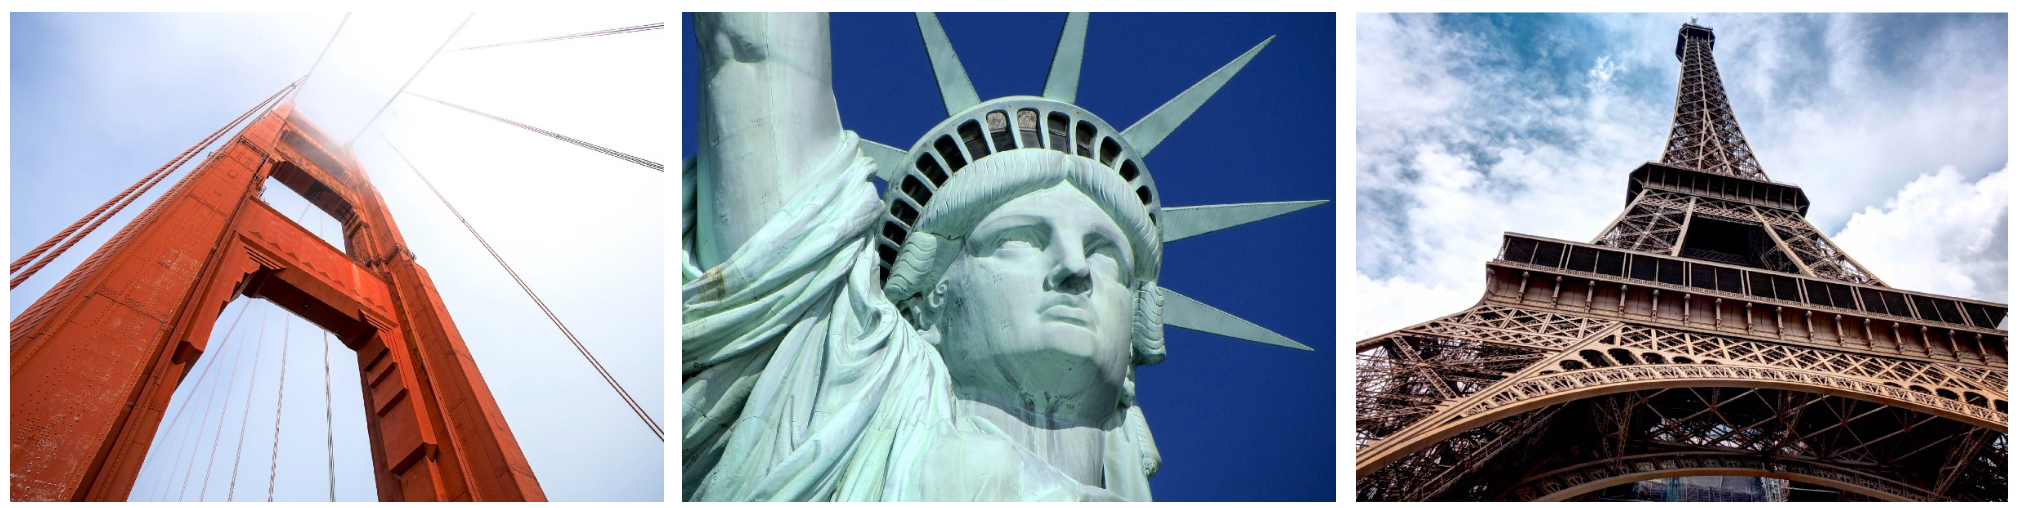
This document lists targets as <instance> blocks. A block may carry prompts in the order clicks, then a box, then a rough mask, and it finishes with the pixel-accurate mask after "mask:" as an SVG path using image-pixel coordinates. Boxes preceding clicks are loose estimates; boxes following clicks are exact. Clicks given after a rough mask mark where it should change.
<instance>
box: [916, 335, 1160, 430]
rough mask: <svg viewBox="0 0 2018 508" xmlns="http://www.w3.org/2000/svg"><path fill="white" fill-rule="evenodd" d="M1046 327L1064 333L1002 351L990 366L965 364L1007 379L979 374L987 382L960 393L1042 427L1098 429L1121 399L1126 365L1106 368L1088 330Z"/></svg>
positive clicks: (972, 384)
mask: <svg viewBox="0 0 2018 508" xmlns="http://www.w3.org/2000/svg"><path fill="white" fill-rule="evenodd" d="M1043 328H1047V330H1044V331H1046V332H1053V331H1059V332H1062V333H1055V334H1053V333H1047V334H1045V335H1044V338H1043V340H1038V341H1031V342H1030V343H1026V344H1025V345H1026V346H1029V347H1028V348H1027V349H1023V350H1022V351H1001V352H998V353H997V354H998V356H996V357H995V358H994V359H993V360H994V361H993V362H987V363H988V364H980V365H968V366H966V368H970V369H977V370H983V372H992V373H996V374H1001V375H1006V376H1007V377H1003V378H998V377H994V376H977V377H980V378H982V379H986V380H987V381H981V380H980V379H974V380H972V381H975V382H970V383H960V382H956V383H955V384H956V388H957V390H956V391H958V392H961V393H960V397H961V398H963V399H970V400H974V401H976V402H981V403H984V404H988V405H991V406H996V407H999V408H1001V409H1002V410H1003V411H1004V412H1007V413H1009V414H1011V415H1014V416H1016V417H1017V418H1019V419H1022V420H1024V421H1025V422H1026V423H1030V424H1032V425H1037V426H1040V427H1052V426H1055V425H1063V426H1079V425H1098V424H1099V423H1100V422H1101V420H1103V419H1105V418H1106V417H1108V416H1109V413H1112V412H1113V411H1112V409H1113V407H1114V405H1115V404H1117V403H1118V401H1119V397H1120V393H1121V379H1122V376H1123V375H1125V373H1124V372H1122V371H1123V370H1125V369H1126V366H1125V365H1121V366H1109V367H1105V368H1103V367H1102V366H1101V365H1100V362H1098V361H1096V359H1095V354H1094V351H1095V348H1094V347H1093V346H1092V343H1091V339H1092V337H1093V335H1092V333H1091V332H1088V331H1086V330H1085V329H1084V328H1078V329H1076V330H1077V332H1072V331H1070V330H1049V329H1048V328H1051V326H1050V325H1047V326H1045V327H1043ZM1061 328H1062V327H1061ZM1032 338H1035V337H1032ZM1124 361H1125V360H1124ZM948 367H949V368H952V369H960V368H962V367H960V366H951V365H949V366H948ZM1110 371H1111V372H1110ZM970 373H972V372H970ZM958 377H965V376H956V378H958Z"/></svg>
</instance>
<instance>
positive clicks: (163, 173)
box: [7, 80, 301, 289]
mask: <svg viewBox="0 0 2018 508" xmlns="http://www.w3.org/2000/svg"><path fill="white" fill-rule="evenodd" d="M300 85H301V81H300V80H296V81H295V82H293V83H288V84H287V86H285V87H281V89H280V91H277V92H274V93H273V95H271V96H268V97H267V98H266V100H263V101H260V102H259V104H257V105H254V106H253V107H252V109H248V110H246V111H245V113H242V114H240V115H238V118H235V119H232V120H231V123H227V124H224V126H223V127H219V128H218V129H217V130H216V131H215V132H211V133H210V135H209V136H204V137H203V139H202V140H200V141H197V143H196V144H195V145H192V146H190V147H189V149H187V150H183V151H182V153H181V154H178V155H176V156H175V158H173V159H169V161H168V163H166V164H162V165H161V167H160V168H157V169H155V170H154V171H153V172H151V173H148V174H147V175H146V176H142V177H141V178H140V180H139V181H136V182H133V185H131V186H128V187H127V188H126V190H125V191H124V192H120V193H119V195H117V196H113V197H112V199H111V200H108V201H106V202H105V204H103V205H98V208H97V209H95V210H92V211H91V213H89V214H85V216H84V217H83V218H79V219H77V222H75V223H72V224H71V225H70V227H68V228H64V229H63V230H62V231H58V232H57V233H56V235H55V236H51V237H49V239H48V240H47V241H44V242H42V244H41V245H37V246H35V248H34V249H30V250H29V251H28V253H26V254H22V255H21V257H20V258H17V259H15V260H14V262H13V263H12V264H10V265H8V270H7V271H8V273H14V272H17V271H19V272H20V273H19V274H18V275H15V276H14V277H13V279H12V280H11V281H9V283H8V286H7V288H8V289H13V288H15V287H18V286H20V285H21V283H22V282H24V281H27V280H28V278H29V277H33V276H34V275H35V272H39V271H41V270H42V267H44V266H48V265H49V262H50V261H55V260H56V258H57V257H58V256H62V255H63V253H64V252H65V251H68V250H70V247H71V246H74V245H77V242H78V241H79V240H83V239H84V237H86V236H90V235H91V232H92V231H96V230H97V229H98V226H101V225H104V224H105V221H106V220H109V219H111V218H112V217H113V216H115V215H119V212H120V211H121V210H125V209H126V206H127V205H130V204H133V201H134V200H137V199H140V196H142V195H145V194H147V191H149V190H152V189H153V188H154V185H155V184H159V183H161V181H162V180H166V179H167V178H168V175H170V174H172V173H174V172H175V170H177V169H181V168H182V165H183V164H184V163H187V162H189V160H190V159H192V158H194V157H195V155H196V154H197V153H199V152H202V151H203V149H204V148H205V147H208V146H210V144H211V143H214V142H216V141H217V139H218V138H221V137H223V136H224V133H226V132H230V131H231V129H232V128H233V127H235V126H237V125H238V124H239V123H240V122H244V121H245V119H246V118H248V117H251V116H252V112H254V111H258V110H259V109H260V108H263V107H266V105H267V104H268V103H271V102H273V101H274V99H277V98H279V97H280V96H281V94H284V93H287V92H288V91H289V90H293V89H294V88H295V87H297V86H300ZM135 190H138V192H135ZM115 203H116V204H115ZM108 208H109V209H110V211H108V210H107V209H108ZM86 221H90V225H89V226H83V225H84V224H85V222H86ZM80 226H81V227H83V230H82V231H79V230H78V228H79V227H80ZM73 233H75V234H73ZM66 238H67V239H68V240H67V241H64V242H63V244H62V245H61V246H59V247H56V250H55V251H54V252H49V255H47V256H42V257H41V258H40V259H39V260H37V257H38V256H41V255H42V254H43V253H44V252H48V251H49V248H50V247H49V246H50V245H53V244H55V243H56V242H57V241H58V240H64V239H66ZM30 261H34V263H35V264H33V265H30V266H28V268H27V269H26V270H25V271H23V270H22V268H21V267H22V265H26V264H28V262H30Z"/></svg>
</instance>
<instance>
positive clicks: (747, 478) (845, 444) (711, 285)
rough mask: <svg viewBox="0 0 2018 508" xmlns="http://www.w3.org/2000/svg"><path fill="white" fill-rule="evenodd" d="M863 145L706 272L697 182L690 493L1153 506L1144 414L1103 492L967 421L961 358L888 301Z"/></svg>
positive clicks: (687, 325) (876, 206) (689, 284)
mask: <svg viewBox="0 0 2018 508" xmlns="http://www.w3.org/2000/svg"><path fill="white" fill-rule="evenodd" d="M858 144H859V141H858V138H856V137H855V135H854V133H852V132H850V133H848V134H847V138H846V140H845V141H844V142H842V143H841V144H840V146H839V148H838V149H837V150H836V152H835V153H834V155H833V156H831V157H829V158H828V159H827V161H826V162H825V164H824V167H822V168H819V169H818V170H816V171H813V172H811V173H810V174H814V175H818V176H817V177H815V181H816V182H817V183H814V184H812V185H806V186H803V187H802V188H803V189H804V190H802V191H801V192H800V194H799V195H798V196H793V197H791V198H790V201H789V202H787V204H786V205H785V207H784V208H783V209H782V210H780V211H778V212H777V213H776V214H775V215H773V216H772V217H771V218H770V220H769V221H768V222H766V223H765V225H764V226H763V228H762V229H761V230H759V231H758V232H757V234H756V235H755V236H753V237H752V238H750V239H749V240H748V241H747V242H746V243H744V244H743V245H742V246H741V247H739V248H738V249H737V250H736V252H735V253H734V254H732V255H731V256H730V257H729V258H728V259H727V260H725V261H723V262H722V263H721V264H720V265H717V266H715V267H713V268H709V269H707V270H706V271H705V272H704V271H702V270H701V269H700V267H698V266H696V264H695V262H694V259H693V257H692V252H693V251H694V249H693V236H694V231H693V228H694V224H695V222H696V221H695V220H694V218H693V216H692V212H693V208H692V207H693V206H694V205H693V203H694V202H695V196H694V192H695V191H694V182H693V173H694V172H693V171H692V168H687V169H686V170H684V171H683V172H682V177H683V178H682V179H683V180H684V181H683V182H682V184H683V185H682V186H683V188H684V193H685V194H686V196H685V199H686V203H687V207H688V208H687V209H685V210H682V212H683V214H684V215H686V216H687V217H685V218H684V220H683V221H682V224H683V226H682V234H681V237H682V238H681V239H682V242H683V248H682V258H683V259H682V261H683V264H684V266H683V269H682V274H681V282H682V287H681V309H682V312H683V316H682V320H683V322H682V324H681V328H680V332H681V338H680V346H681V348H680V361H681V366H680V369H681V371H680V376H681V386H680V392H681V393H680V397H681V411H682V414H681V431H682V434H681V442H680V446H681V454H680V461H681V468H682V471H681V473H682V475H681V476H682V479H683V491H682V495H681V498H682V499H683V500H688V501H729V500H735V501H743V500H749V501H819V500H833V501H843V500H1089V499H1090V500H1140V501H1147V500H1149V485H1148V478H1147V474H1146V473H1145V471H1146V468H1145V463H1146V462H1148V459H1145V458H1144V457H1145V456H1147V455H1150V454H1151V453H1153V452H1151V451H1150V450H1153V447H1154V446H1155V445H1154V444H1153V442H1150V441H1149V439H1148V437H1147V436H1148V434H1147V431H1146V426H1145V425H1143V423H1142V422H1141V420H1140V413H1139V412H1133V411H1127V412H1122V413H1119V414H1118V415H1117V418H1118V419H1124V420H1130V419H1132V420H1134V421H1132V422H1124V423H1122V424H1120V425H1116V426H1114V428H1113V430H1108V431H1105V432H1104V438H1105V439H1104V442H1105V445H1104V450H1103V452H1104V453H1103V454H1102V455H1103V457H1104V459H1103V460H1104V467H1103V470H1104V475H1103V476H1104V478H1103V481H1102V482H1101V483H1103V484H1104V485H1091V486H1088V485H1081V484H1080V483H1078V482H1076V481H1074V480H1073V479H1072V478H1070V477H1069V476H1067V475H1066V474H1065V473H1063V472H1062V471H1059V470H1058V469H1057V468H1054V467H1052V466H1051V465H1050V464H1048V463H1046V462H1044V461H1043V460H1042V459H1040V458H1039V457H1038V456H1036V455H1034V454H1032V453H1030V452H1029V451H1027V450H1024V449H1023V448H1021V447H1019V446H1017V445H1015V444H1014V443H1013V442H1011V441H1010V439H1009V438H1008V437H1007V435H1006V434H1004V433H1003V432H1002V431H1001V430H999V429H998V428H996V427H995V426H994V425H992V424H990V423H988V422H987V421H986V420H984V419H982V418H978V417H959V416H958V415H956V412H955V411H954V396H953V389H952V384H951V381H950V377H949V376H948V375H947V371H946V364H945V362H944V361H943V360H941V359H940V356H939V353H938V351H937V350H936V349H934V348H933V346H932V345H931V344H930V343H928V342H926V341H925V340H924V339H923V338H922V337H921V336H920V333H919V332H918V331H917V330H916V329H914V328H912V326H911V325H910V324H909V323H907V322H905V321H904V319H903V318H902V317H901V316H900V315H899V314H898V311H897V308H896V307H895V305H893V304H892V303H891V302H890V301H889V299H888V298H887V297H885V296H884V295H883V290H882V283H881V282H880V281H879V280H878V277H877V259H876V254H875V250H874V246H875V243H874V242H875V238H876V236H875V234H874V230H873V229H872V228H873V227H875V226H876V225H878V224H879V222H878V221H879V220H880V218H881V208H882V201H881V200H880V199H878V198H877V196H876V190H875V187H874V185H873V183H872V182H871V180H870V177H871V176H872V175H874V173H875V164H874V163H873V162H872V161H871V160H870V159H869V158H867V157H863V156H861V154H860V153H859V152H858V151H857V146H858ZM1130 417H1132V418H1130ZM1131 424H1132V425H1133V426H1135V427H1139V428H1140V429H1139V431H1138V432H1133V433H1131V432H1128V431H1127V430H1126V429H1128V428H1130V425H1131ZM1131 435H1140V436H1141V437H1140V438H1131Z"/></svg>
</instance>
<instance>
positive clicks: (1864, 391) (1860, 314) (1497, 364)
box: [1354, 20, 2010, 501]
mask: <svg viewBox="0 0 2018 508" xmlns="http://www.w3.org/2000/svg"><path fill="white" fill-rule="evenodd" d="M1715 44H1716V37H1715V34H1714V33H1713V32H1712V31H1711V29H1710V28H1708V27H1704V26H1699V25H1696V24H1695V23H1694V21H1693V20H1691V22H1690V23H1688V24H1684V25H1682V28H1681V31H1680V34H1679V35H1678V37H1677V40H1676V43H1675V57H1676V58H1677V59H1679V60H1680V61H1681V64H1682V73H1681V74H1682V76H1681V82H1680V86H1679V90H1678V91H1677V94H1676V98H1675V120H1674V125H1673V129H1672V131H1671V132H1670V133H1669V135H1668V141H1667V148H1666V150H1665V151H1664V153H1663V154H1662V156H1661V161H1660V162H1649V163H1646V164H1643V165H1641V166H1640V167H1639V168H1637V169H1634V170H1633V172H1632V174H1631V178H1630V183H1629V184H1628V185H1627V188H1626V205H1625V209H1624V211H1623V212H1621V213H1620V214H1619V216H1618V218H1617V219H1615V220H1613V222H1612V223H1611V225H1609V226H1607V227H1606V228H1605V229H1604V231H1603V232H1602V233H1600V234H1598V235H1597V237H1596V238H1593V239H1591V240H1590V241H1589V242H1576V241H1568V240H1558V239H1552V238H1543V237H1538V236H1530V235H1523V234H1517V233H1507V234H1505V235H1504V238H1503V241H1502V244H1501V250H1500V252H1499V255H1498V257H1496V258H1495V259H1493V260H1491V261H1488V262H1487V263H1486V272H1487V283H1486V292H1485V296H1484V297H1483V298H1481V299H1480V301H1479V302H1478V303H1477V304H1476V305H1474V306H1472V307H1471V308H1469V309H1466V310H1464V311H1463V312H1458V313H1456V314H1452V315H1449V316H1445V317H1442V318H1439V319H1435V320H1431V321H1429V322H1426V323H1422V324H1418V325H1415V326H1411V327H1407V328H1403V329H1401V330H1397V331H1394V332H1391V333H1387V334H1384V335H1380V336H1376V337H1372V338H1368V339H1365V340H1361V341H1359V343H1358V344H1357V346H1356V351H1357V358H1356V362H1355V363H1356V364H1357V366H1358V371H1357V374H1356V375H1357V378H1356V383H1357V391H1356V393H1355V395H1354V405H1355V410H1356V414H1357V418H1356V421H1357V435H1356V436H1355V437H1356V439H1355V443H1354V445H1355V447H1356V448H1357V450H1358V451H1357V454H1356V455H1357V456H1356V473H1355V477H1356V479H1357V481H1356V485H1355V486H1354V487H1355V489H1356V490H1357V497H1358V498H1359V499H1360V500H1382V501H1424V500H1467V501H1468V500H1506V501H1530V500H1543V501H1549V500H1569V499H1579V498H1589V497H1591V496H1593V495H1594V494H1595V493H1597V492H1599V491H1600V490H1601V489H1605V488H1607V487H1613V486H1619V485H1626V484H1630V483H1634V482H1640V481H1645V480H1655V479H1663V478H1677V477H1699V476H1749V477H1761V478H1777V479H1782V480H1788V481H1793V482H1799V483H1801V484H1807V485H1810V486H1814V487H1820V488H1822V489H1823V490H1834V491H1836V492H1838V493H1840V496H1841V497H1842V498H1847V499H1876V500H1892V501H1906V500H1918V501H1937V500H1938V501H2002V500H2005V498H2006V497H2007V494H2006V492H2005V489H2006V478H2005V472H2004V471H2005V461H2006V457H2007V456H2008V453H2007V447H2008V440H2007V436H2006V426H2007V415H2008V411H2009V409H2008V405H2007V401H2006V400H2005V399H2006V398H2007V395H2006V390H2005V387H2006V371H2007V370H2008V369H2009V366H2008V360H2009V356H2008V355H2009V351H2010V350H2009V339H2010V336H2009V333H2008V332H2006V331H2004V330H2000V329H1998V328H1997V326H1998V324H1999V323H2000V322H2001V321H2002V320H2003V319H2004V317H2005V313H2006V312H2007V307H2006V306H2005V305H2003V304H1997V303H1992V302H1983V301H1976V300H1968V299H1962V298H1954V297H1947V296H1940V295H1933V294H1927V293H1921V292H1914V291H1906V290H1900V289H1896V288H1893V287H1891V286H1889V285H1887V284H1886V283H1885V282H1884V281H1883V280H1881V279H1879V278H1878V277H1877V276H1876V275H1875V274H1873V273H1872V272H1871V271H1870V270H1868V269H1866V268H1864V266H1862V265H1860V264H1858V263H1857V262H1856V260H1853V259H1851V258H1850V256H1848V255H1847V254H1845V253H1844V252H1843V250H1842V249H1840V248H1837V246H1836V245H1835V244H1834V243H1833V242H1831V241H1829V239H1828V237H1826V236H1824V235H1823V234H1822V233H1821V232H1820V231H1818V230H1816V229H1815V226H1814V225H1813V224H1810V223H1809V222H1808V221H1807V219H1806V218H1805V215H1806V213H1807V210H1808V197H1807V195H1806V194H1804V193H1803V192H1802V191H1801V188H1800V187H1796V186H1793V185H1788V184H1785V183H1779V182H1774V181H1772V180H1770V179H1768V178H1767V177H1766V173H1765V171H1764V170H1763V169H1762V168H1761V167H1760V165H1759V161H1758V159H1757V157H1756V156H1755V155H1754V154H1753V152H1752V150H1751V148H1750V147H1748V146H1746V144H1745V137H1744V134H1743V133H1742V132H1740V131H1739V130H1738V122H1737V119H1736V117H1735V116H1734V115H1732V113H1731V106H1730V102H1729V101H1728V100H1727V99H1726V98H1725V95H1724V89H1723V83H1722V80H1721V78H1719V77H1718V76H1717V66H1716V61H1715V60H1714V59H1712V57H1711V50H1712V48H1713V47H1714V46H1715Z"/></svg>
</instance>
